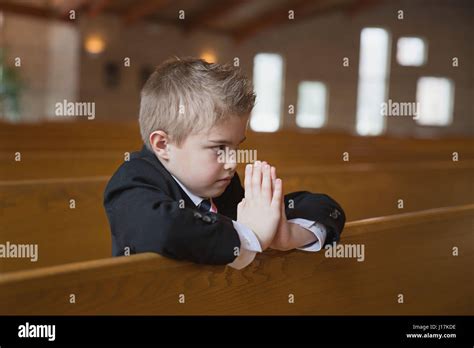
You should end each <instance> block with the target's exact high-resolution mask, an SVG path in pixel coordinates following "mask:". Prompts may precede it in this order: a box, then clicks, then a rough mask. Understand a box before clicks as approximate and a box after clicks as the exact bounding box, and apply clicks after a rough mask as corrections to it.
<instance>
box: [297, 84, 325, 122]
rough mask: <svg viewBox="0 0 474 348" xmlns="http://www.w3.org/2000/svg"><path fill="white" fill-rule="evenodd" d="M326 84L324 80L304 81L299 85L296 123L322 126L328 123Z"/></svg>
mask: <svg viewBox="0 0 474 348" xmlns="http://www.w3.org/2000/svg"><path fill="white" fill-rule="evenodd" d="M326 100H327V92H326V86H325V85H324V83H322V82H312V81H303V82H301V83H300V84H299V86H298V106H297V113H296V124H297V125H298V126H299V127H304V128H321V127H322V126H323V125H324V124H325V123H326V111H327V107H326Z"/></svg>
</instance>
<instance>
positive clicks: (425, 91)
mask: <svg viewBox="0 0 474 348" xmlns="http://www.w3.org/2000/svg"><path fill="white" fill-rule="evenodd" d="M416 101H417V102H418V109H419V110H418V117H417V119H416V121H417V123H419V124H421V125H426V126H446V125H449V124H450V123H451V122H452V119H453V104H454V84H453V82H452V81H451V80H450V79H447V78H442V77H421V78H420V79H419V80H418V83H417V86H416Z"/></svg>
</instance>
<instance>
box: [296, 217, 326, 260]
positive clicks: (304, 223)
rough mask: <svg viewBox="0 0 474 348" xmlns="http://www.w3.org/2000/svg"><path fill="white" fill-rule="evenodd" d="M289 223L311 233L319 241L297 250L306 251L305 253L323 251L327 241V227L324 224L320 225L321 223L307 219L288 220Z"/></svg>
mask: <svg viewBox="0 0 474 348" xmlns="http://www.w3.org/2000/svg"><path fill="white" fill-rule="evenodd" d="M288 222H291V223H292V224H297V225H299V226H301V227H303V228H305V229H307V230H309V231H311V232H313V234H314V235H315V236H316V238H317V240H316V241H315V242H313V243H310V244H307V245H304V246H302V247H300V248H296V249H298V250H304V251H312V252H315V251H319V250H321V248H322V246H323V245H324V242H325V241H326V234H327V231H326V227H325V226H324V225H323V224H320V223H319V222H315V221H311V220H307V219H301V218H297V219H291V220H288Z"/></svg>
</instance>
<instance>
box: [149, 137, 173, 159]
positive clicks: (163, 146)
mask: <svg viewBox="0 0 474 348" xmlns="http://www.w3.org/2000/svg"><path fill="white" fill-rule="evenodd" d="M149 139H150V145H151V148H152V150H153V152H154V153H155V154H156V155H157V156H159V157H160V158H161V159H164V160H169V152H170V147H169V140H170V139H169V136H168V134H166V132H164V131H162V130H157V131H154V132H153V133H151V134H150V138H149Z"/></svg>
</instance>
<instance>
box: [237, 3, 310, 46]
mask: <svg viewBox="0 0 474 348" xmlns="http://www.w3.org/2000/svg"><path fill="white" fill-rule="evenodd" d="M317 2H318V1H315V0H291V1H288V2H287V3H285V4H284V5H283V6H279V7H278V8H276V9H271V10H269V11H267V12H264V13H262V14H260V15H259V16H257V17H255V18H253V19H251V20H250V21H247V22H246V23H244V24H243V25H241V26H240V27H239V28H237V29H236V30H235V31H234V34H233V37H234V39H235V40H236V41H237V42H241V41H244V40H247V39H249V38H251V37H253V36H254V35H256V34H258V33H259V32H261V31H263V30H266V29H269V28H272V27H275V26H277V25H281V24H284V23H285V22H288V23H289V22H291V20H290V19H289V18H288V14H289V11H290V10H293V11H294V12H295V19H296V18H298V17H299V16H300V15H301V13H300V12H303V11H306V10H307V9H308V8H309V7H311V6H314V5H315V3H317Z"/></svg>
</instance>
